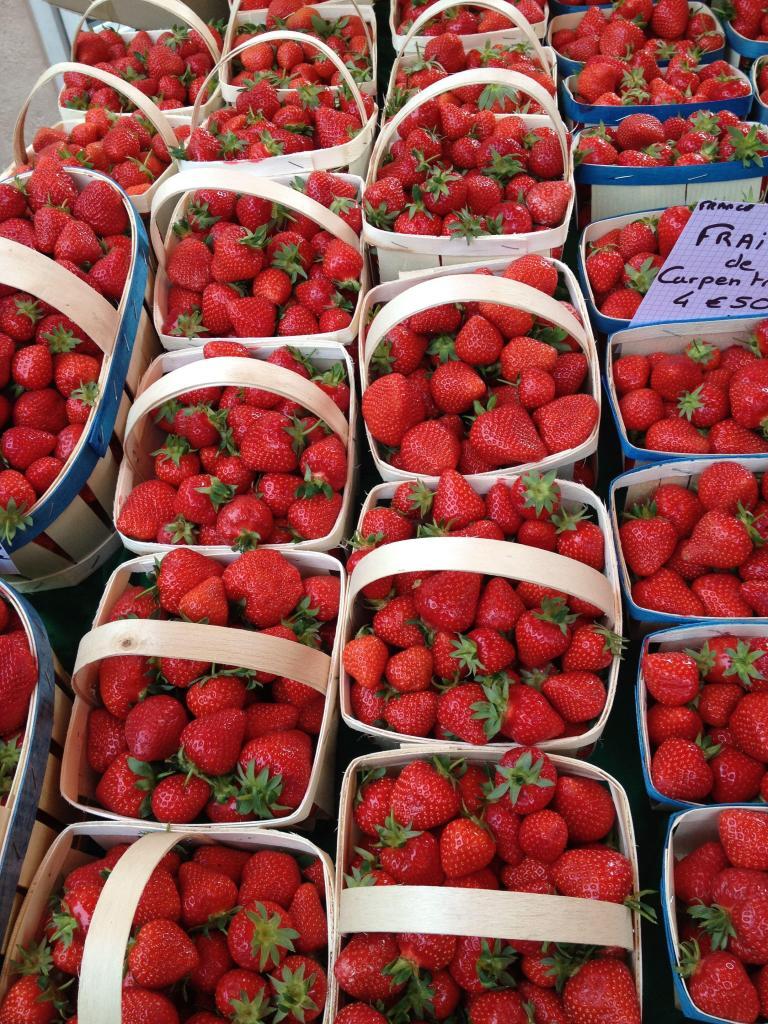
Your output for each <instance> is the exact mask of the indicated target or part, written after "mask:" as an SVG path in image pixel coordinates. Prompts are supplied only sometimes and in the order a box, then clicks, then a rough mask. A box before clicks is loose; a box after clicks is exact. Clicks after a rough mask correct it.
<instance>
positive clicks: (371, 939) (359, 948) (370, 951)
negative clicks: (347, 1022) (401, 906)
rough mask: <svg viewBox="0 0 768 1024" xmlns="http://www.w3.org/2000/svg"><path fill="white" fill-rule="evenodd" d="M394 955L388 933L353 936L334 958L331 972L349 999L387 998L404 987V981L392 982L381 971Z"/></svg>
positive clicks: (395, 947)
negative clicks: (334, 961)
mask: <svg viewBox="0 0 768 1024" xmlns="http://www.w3.org/2000/svg"><path fill="white" fill-rule="evenodd" d="M398 955H399V950H398V947H397V942H396V941H395V938H394V936H392V935H376V934H361V935H355V936H353V937H352V938H351V939H350V940H349V942H348V943H347V944H346V945H345V946H344V948H343V949H342V951H341V953H340V954H339V956H338V957H337V958H336V963H335V965H334V975H335V977H336V980H337V981H338V983H339V985H340V986H341V988H342V989H343V990H344V992H346V993H347V994H348V995H350V996H352V998H353V999H362V1000H365V1001H366V1002H374V1001H375V1000H376V999H387V998H390V997H391V996H395V995H397V993H398V992H400V991H402V989H403V988H404V987H405V981H402V982H399V983H398V982H396V981H395V980H394V978H393V977H392V976H391V975H389V974H387V973H386V972H385V970H384V969H385V968H386V967H387V965H388V964H390V963H391V962H392V961H393V960H396V959H397V957H398ZM355 1024H357V1022H355Z"/></svg>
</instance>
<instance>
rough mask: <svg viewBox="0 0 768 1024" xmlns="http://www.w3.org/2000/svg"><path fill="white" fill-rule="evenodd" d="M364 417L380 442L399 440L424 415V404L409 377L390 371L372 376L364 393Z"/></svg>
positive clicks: (389, 443) (395, 442) (396, 441)
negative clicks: (384, 374)
mask: <svg viewBox="0 0 768 1024" xmlns="http://www.w3.org/2000/svg"><path fill="white" fill-rule="evenodd" d="M362 408H363V417H364V419H365V422H366V426H367V427H368V430H369V431H370V433H371V435H372V436H373V437H374V438H375V439H376V440H377V441H380V442H381V443H382V444H388V445H396V444H399V443H400V442H401V441H402V439H403V436H404V434H405V433H406V431H407V430H408V429H409V428H410V427H412V426H413V425H414V424H416V423H418V422H420V420H422V419H423V404H422V402H421V401H420V399H419V396H418V394H417V393H416V391H415V390H414V388H413V385H412V384H411V383H410V381H409V379H408V378H406V377H403V375H402V374H399V373H391V374H389V375H388V376H386V377H380V378H379V379H378V380H375V381H374V382H373V383H372V384H371V385H370V386H369V387H368V388H366V390H365V393H364V394H363V402H362Z"/></svg>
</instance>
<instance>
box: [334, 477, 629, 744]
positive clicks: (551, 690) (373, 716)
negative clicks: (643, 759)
mask: <svg viewBox="0 0 768 1024" xmlns="http://www.w3.org/2000/svg"><path fill="white" fill-rule="evenodd" d="M427 509H430V511H431V516H432V522H431V523H429V524H427V525H422V526H418V525H417V524H418V522H419V519H420V518H422V517H426V514H427ZM588 515H589V512H588V509H587V508H586V507H585V506H581V507H570V508H567V507H564V506H563V505H562V504H561V497H560V489H559V487H558V484H557V481H556V480H555V479H554V473H548V474H547V475H546V476H542V475H540V474H538V473H530V474H527V475H525V476H522V477H518V478H517V480H515V481H514V482H509V483H507V482H506V481H502V480H499V481H497V482H496V483H495V484H494V485H493V486H492V487H491V489H490V490H489V491H488V493H487V495H486V496H485V498H483V497H481V496H480V495H479V494H477V493H475V491H473V490H472V488H471V487H470V485H469V484H468V482H467V481H466V480H464V479H463V477H461V476H459V474H458V473H455V472H448V473H445V474H444V475H443V476H442V477H441V478H440V482H439V484H438V486H437V489H436V491H435V492H434V495H433V494H432V492H430V491H427V490H426V489H425V488H424V487H423V486H422V485H421V484H418V483H415V484H412V483H404V484H401V485H400V486H399V487H398V489H397V491H396V492H395V495H394V497H393V499H392V503H391V505H390V506H389V507H386V506H381V507H376V508H372V509H370V510H369V511H368V512H367V513H366V514H365V515H364V516H363V519H362V522H361V524H360V530H359V531H358V535H357V537H356V538H355V551H354V552H353V554H352V555H351V556H350V558H349V562H348V571H349V572H351V573H352V572H354V569H355V567H356V566H357V564H358V563H359V561H360V560H361V559H362V558H364V557H365V556H366V555H367V554H368V553H369V552H370V551H371V550H373V548H375V547H379V546H381V545H382V544H390V543H393V542H397V541H402V540H407V539H409V538H411V537H413V536H417V535H418V536H421V537H431V536H440V535H449V536H453V537H458V536H461V537H485V538H489V539H493V540H515V541H517V543H518V544H528V545H530V546H532V547H538V548H541V549H543V550H547V551H555V552H557V553H558V554H560V555H563V556H564V557H565V558H573V559H575V560H576V561H579V562H583V563H585V564H587V565H590V566H592V568H594V569H597V570H602V568H603V566H604V560H605V538H604V537H603V534H602V532H601V530H600V528H599V526H598V525H597V524H596V523H594V522H591V521H590V520H589V518H588ZM425 544H428V542H427V541H425ZM563 575H564V577H565V575H566V570H564V573H563ZM566 583H567V580H566V579H565V578H564V585H565V584H566ZM362 597H363V598H365V599H366V601H367V603H368V605H369V606H370V607H372V608H373V609H374V612H373V614H372V615H370V613H368V615H369V616H370V621H369V622H365V624H364V625H362V626H361V628H360V629H359V631H358V633H357V634H356V636H355V637H354V638H353V639H351V640H349V641H348V642H347V644H346V646H345V648H344V655H343V663H344V668H345V670H346V672H347V673H348V674H349V676H350V677H351V680H352V683H351V689H350V701H351V704H352V709H353V713H354V715H355V717H356V718H357V719H358V720H359V721H360V722H362V723H363V724H364V725H368V726H371V725H376V726H379V727H381V728H388V729H391V730H392V731H394V732H398V733H404V734H406V735H409V736H436V737H437V738H438V739H452V740H456V739H458V740H461V741H462V742H465V743H474V744H484V743H488V742H489V741H491V740H500V741H502V742H504V741H509V740H512V741H513V742H515V743H541V742H544V741H546V740H552V739H557V738H559V737H561V736H578V735H580V734H581V733H584V732H586V731H587V729H588V728H589V725H590V723H592V722H594V720H595V719H597V718H599V716H600V715H601V714H602V712H603V709H604V707H605V703H606V699H607V694H606V685H605V682H604V681H603V679H602V678H601V673H602V674H604V673H605V671H606V670H607V669H609V668H610V667H611V665H612V664H613V660H614V657H615V656H617V655H618V654H620V653H621V638H620V637H619V636H617V635H616V634H614V633H612V632H611V631H610V630H609V629H606V628H605V627H604V626H602V625H601V624H600V623H599V621H598V620H599V619H600V618H601V617H602V614H603V613H602V612H601V611H600V609H599V608H597V607H596V606H594V605H592V604H589V603H587V602H586V601H583V600H580V599H578V598H575V597H571V596H569V595H568V594H567V593H565V592H563V591H560V590H555V589H552V588H548V587H543V586H540V585H537V584H534V583H528V582H526V581H521V582H514V581H510V580H509V579H506V578H500V577H491V578H484V577H483V575H482V574H481V573H477V572H453V571H446V572H422V571H417V570H414V571H412V572H401V573H398V574H397V575H390V576H385V577H383V578H381V579H377V580H376V581H375V582H373V583H370V584H369V585H368V586H366V587H364V588H363V590H362Z"/></svg>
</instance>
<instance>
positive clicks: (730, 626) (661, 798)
mask: <svg viewBox="0 0 768 1024" xmlns="http://www.w3.org/2000/svg"><path fill="white" fill-rule="evenodd" d="M726 635H728V636H730V635H733V636H735V637H738V638H739V639H744V640H755V639H763V640H765V642H766V646H767V647H768V630H766V628H765V626H759V625H756V624H754V623H752V624H750V623H743V622H738V623H735V624H734V623H733V622H732V621H731V620H729V619H722V620H720V621H715V622H713V623H712V624H711V625H707V626H675V627H674V628H672V629H662V630H659V631H658V632H656V633H649V634H648V635H647V636H646V637H645V638H644V639H643V645H642V650H641V652H640V660H639V663H638V667H637V685H636V689H635V709H636V712H637V736H638V742H639V744H640V764H641V766H642V769H643V781H644V782H645V789H646V792H647V793H648V796H649V797H650V799H651V802H652V803H653V804H654V806H657V807H658V809H660V810H680V809H687V808H690V807H704V806H707V807H716V806H719V805H717V804H711V803H710V804H698V803H692V802H691V801H688V800H675V799H672V798H670V797H668V796H665V795H664V794H663V793H660V792H659V790H658V789H656V787H655V786H654V784H653V781H652V779H651V771H650V766H651V757H652V751H651V744H650V741H649V738H648V726H647V720H646V715H647V709H648V706H647V692H646V689H645V680H644V679H643V657H644V656H645V654H647V653H648V652H649V651H651V652H656V651H683V650H685V649H686V648H687V647H693V648H699V647H702V646H703V645H704V643H705V642H706V641H707V640H711V639H712V637H715V636H726ZM747 806H750V805H747Z"/></svg>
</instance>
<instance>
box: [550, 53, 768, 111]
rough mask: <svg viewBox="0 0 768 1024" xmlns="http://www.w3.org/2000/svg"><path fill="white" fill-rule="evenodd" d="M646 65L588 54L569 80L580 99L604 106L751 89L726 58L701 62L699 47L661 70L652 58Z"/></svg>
mask: <svg viewBox="0 0 768 1024" xmlns="http://www.w3.org/2000/svg"><path fill="white" fill-rule="evenodd" d="M648 64H649V66H648V67H646V66H645V64H642V65H641V66H639V67H636V68H629V67H627V65H626V63H625V62H624V61H622V60H620V59H619V58H618V57H609V56H603V55H600V56H597V57H589V58H587V61H586V63H585V64H584V67H583V69H582V71H581V72H580V73H579V74H578V75H577V76H575V77H573V78H569V79H568V86H569V88H570V90H571V92H572V94H573V96H574V99H575V100H576V101H577V102H578V103H584V104H595V105H596V106H603V107H605V106H609V107H620V106H631V107H636V106H646V105H650V106H654V105H659V104H673V105H675V104H681V105H684V104H691V103H696V104H700V105H704V104H707V103H712V102H715V101H719V100H733V99H738V98H739V97H742V96H749V95H750V93H751V91H752V89H751V87H750V84H749V81H748V80H747V79H746V78H745V77H744V75H742V74H740V73H739V72H738V71H736V69H735V68H734V67H732V66H731V65H730V64H728V63H727V62H726V61H724V60H716V61H714V62H713V63H712V64H699V63H698V57H697V54H696V51H694V52H693V53H690V54H689V53H683V54H679V55H677V56H675V57H673V58H672V59H671V60H670V62H669V65H668V66H667V67H665V68H659V67H658V65H657V64H656V61H655V60H654V59H653V57H650V59H649V61H648ZM650 65H652V66H650Z"/></svg>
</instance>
